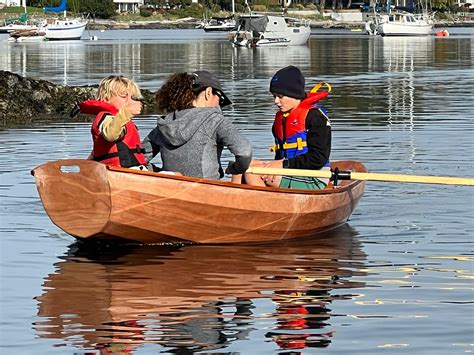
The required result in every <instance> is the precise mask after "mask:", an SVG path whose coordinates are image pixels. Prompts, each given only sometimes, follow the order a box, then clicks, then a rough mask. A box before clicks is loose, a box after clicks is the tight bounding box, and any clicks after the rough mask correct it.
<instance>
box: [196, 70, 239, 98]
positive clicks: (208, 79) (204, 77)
mask: <svg viewBox="0 0 474 355" xmlns="http://www.w3.org/2000/svg"><path fill="white" fill-rule="evenodd" d="M192 75H193V76H194V85H195V86H198V87H202V88H207V87H211V88H213V89H214V90H217V91H218V92H219V94H220V96H221V97H222V99H223V100H222V103H221V104H220V106H221V107H224V106H227V105H231V104H232V101H230V100H229V98H228V97H227V95H226V94H225V93H224V90H222V86H221V83H220V81H219V79H217V78H216V77H215V76H214V75H212V74H211V73H209V72H208V71H207V70H198V71H195V72H194V73H193V74H192Z"/></svg>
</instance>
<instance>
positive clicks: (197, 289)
mask: <svg viewBox="0 0 474 355" xmlns="http://www.w3.org/2000/svg"><path fill="white" fill-rule="evenodd" d="M450 32H451V34H452V36H450V37H448V38H439V39H436V38H434V37H429V38H378V37H376V38H370V37H366V36H362V35H360V34H351V33H349V32H347V31H340V32H337V31H331V32H329V31H328V32H324V31H318V32H317V33H315V34H314V35H313V36H312V37H311V39H310V43H309V45H308V46H302V47H295V48H292V47H288V48H263V49H258V50H248V49H243V48H240V49H233V48H232V47H231V46H230V45H229V44H228V43H227V42H226V41H225V39H224V37H223V35H220V34H217V35H208V34H204V33H203V32H201V31H200V30H180V31H176V30H169V31H168V30H161V31H115V32H114V31H110V32H94V33H91V35H97V36H98V37H99V40H98V41H88V40H84V41H77V42H60V43H54V42H51V43H28V44H27V43H23V44H21V43H19V44H15V43H6V42H5V41H4V39H5V38H6V37H5V36H3V37H0V69H4V70H10V71H13V72H16V73H19V74H22V75H26V76H28V77H36V78H41V79H47V80H51V81H53V82H55V83H58V84H63V83H64V84H68V85H86V84H97V83H98V81H99V80H100V79H101V78H103V77H104V76H106V75H109V74H111V73H122V74H124V75H127V76H130V77H132V78H133V79H135V80H136V81H137V82H138V83H139V84H140V85H141V86H142V87H144V88H147V89H151V90H155V89H156V88H158V87H159V85H161V83H162V82H163V80H165V78H166V77H167V76H168V75H169V74H170V73H172V72H175V71H184V70H187V71H191V70H195V69H209V70H212V71H213V72H215V73H216V74H217V75H218V76H219V77H220V78H221V79H222V80H223V83H224V87H225V89H226V92H228V95H229V96H230V97H231V98H232V99H233V101H234V103H235V105H234V106H233V107H232V108H230V109H227V110H226V114H228V115H229V116H230V117H232V118H233V119H234V120H235V122H236V124H237V125H238V126H239V128H240V129H241V130H242V132H243V133H244V134H245V135H246V136H247V137H249V138H250V139H251V140H252V142H253V143H254V146H255V155H256V156H257V157H260V158H264V157H269V153H268V151H267V147H268V146H269V145H270V142H271V135H270V126H271V121H272V115H273V112H274V107H273V105H272V99H271V96H270V95H269V93H268V91H267V90H268V84H269V78H270V77H271V75H272V74H273V73H274V72H275V71H276V70H277V69H279V68H280V67H283V66H286V65H289V64H294V65H297V66H299V67H300V68H301V69H302V70H303V72H304V73H305V74H306V76H307V78H308V80H307V81H308V86H309V84H316V83H317V82H319V81H321V80H324V81H328V82H330V83H331V84H332V85H333V94H332V96H331V98H330V99H328V100H327V102H326V103H325V104H326V107H327V108H328V109H329V111H330V112H331V117H332V126H333V140H334V144H333V153H332V159H333V160H336V159H356V160H360V161H362V162H364V163H365V164H366V166H367V167H368V168H369V170H370V171H373V172H393V173H401V174H419V175H435V176H436V175H451V176H461V177H463V176H470V177H472V176H474V174H473V171H474V153H473V152H474V132H473V118H474V113H473V104H472V103H473V102H474V66H473V61H474V32H473V31H472V29H471V30H469V29H468V30H466V29H453V30H450ZM137 123H138V125H139V128H140V130H141V131H142V132H143V134H145V133H146V132H148V131H149V130H150V129H151V128H152V127H153V126H154V118H152V117H142V118H140V119H137ZM0 142H1V151H2V159H1V160H0V174H1V175H0V179H1V180H0V195H1V205H0V207H1V208H0V220H1V225H0V231H1V238H0V250H1V251H0V252H1V255H0V256H1V257H0V353H2V354H12V353H18V354H84V353H89V354H91V353H104V354H105V353H107V354H110V353H114V354H125V353H130V352H133V353H135V354H155V353H158V352H163V353H183V354H185V353H193V352H201V353H226V354H229V353H242V354H273V353H280V354H283V353H290V352H292V353H302V354H310V353H318V354H349V353H350V354H355V353H358V354H385V353H387V354H394V353H407V354H448V353H449V354H455V353H456V354H458V353H459V354H460V353H466V352H472V351H473V344H474V308H473V288H474V284H473V279H474V270H473V258H474V255H473V236H474V189H473V188H472V187H471V188H468V187H462V186H438V185H423V184H417V185H415V184H411V185H409V184H399V183H376V182H368V183H367V189H366V193H365V196H364V197H363V199H362V201H361V204H360V206H359V207H358V209H357V210H356V212H355V214H354V215H353V216H352V218H351V220H350V221H349V223H348V224H347V225H345V226H344V227H343V228H340V229H337V230H334V231H331V232H328V233H326V234H323V235H320V236H318V237H313V238H308V239H306V240H303V241H294V242H287V243H280V242H278V243H273V244H267V245H244V246H188V247H182V248H172V247H158V246H153V247H150V246H149V247H135V248H132V247H126V248H120V249H117V248H106V247H103V248H101V249H99V250H87V249H85V248H84V247H82V246H80V245H77V244H75V243H74V242H75V241H74V239H73V238H72V237H70V236H68V235H67V234H65V233H63V232H62V231H60V230H59V229H58V228H56V227H55V226H54V225H53V224H52V223H51V222H50V220H49V219H48V217H47V216H46V214H45V212H44V210H43V208H42V205H41V203H40V201H39V199H38V195H37V192H36V188H35V185H34V181H33V177H32V176H31V175H30V174H29V171H30V170H31V169H32V168H33V167H35V166H37V165H39V164H42V163H43V162H46V161H50V160H56V159H62V158H69V157H85V156H86V155H87V154H88V153H89V151H90V146H91V142H90V134H89V125H88V124H84V123H72V122H68V120H67V118H66V119H65V121H64V123H54V124H44V123H41V121H40V120H39V121H38V124H37V125H35V126H34V127H28V128H19V129H10V130H3V131H0ZM225 159H228V156H226V157H225ZM157 218H159V216H157Z"/></svg>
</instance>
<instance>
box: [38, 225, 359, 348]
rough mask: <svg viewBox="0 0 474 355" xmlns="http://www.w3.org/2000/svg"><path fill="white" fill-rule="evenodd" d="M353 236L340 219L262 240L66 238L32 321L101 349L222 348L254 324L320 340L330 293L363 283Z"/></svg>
mask: <svg viewBox="0 0 474 355" xmlns="http://www.w3.org/2000/svg"><path fill="white" fill-rule="evenodd" d="M356 234H357V233H356V232H355V231H354V230H353V229H351V228H350V227H349V226H348V225H345V226H343V227H341V228H338V229H335V230H333V231H330V232H326V233H324V234H321V235H318V237H317V238H316V237H315V238H312V239H311V240H308V239H306V240H298V241H287V242H276V243H273V244H269V245H261V244H259V245H255V244H254V245H213V246H206V245H194V246H185V247H181V248H180V247H171V246H146V247H127V249H125V248H124V247H121V248H120V249H117V248H116V247H114V248H105V247H102V249H100V248H99V249H97V247H95V251H94V252H91V250H92V248H91V247H90V246H84V245H81V244H74V245H72V246H71V247H70V251H69V253H68V254H67V255H65V256H64V257H63V259H64V260H63V261H60V262H58V263H57V264H56V265H55V267H56V272H54V273H52V274H50V275H48V276H47V277H46V279H45V281H44V289H43V294H42V295H41V296H39V297H38V298H37V300H38V303H39V307H38V308H39V311H38V316H39V318H40V319H39V321H38V322H36V323H35V325H34V328H35V330H36V332H37V334H38V336H40V337H42V338H50V339H57V340H58V342H57V344H56V345H58V346H59V345H62V346H64V345H67V346H71V347H76V348H81V349H88V350H91V349H95V350H99V351H101V352H106V353H110V352H113V353H115V352H120V351H125V352H132V351H134V350H136V349H138V348H139V347H141V346H145V344H147V345H146V346H148V347H149V346H158V347H160V349H161V350H163V349H166V350H167V351H171V352H176V351H180V350H181V351H185V350H188V351H191V350H192V351H210V350H215V349H224V348H226V347H229V346H230V345H231V344H232V343H233V342H236V341H239V340H243V339H251V338H252V337H256V336H258V335H255V334H250V332H251V331H252V330H255V329H262V328H263V329H265V328H267V329H268V332H267V333H266V334H265V339H260V340H259V341H262V344H263V343H266V342H267V341H268V340H269V339H271V340H273V341H274V343H273V347H274V346H275V344H276V345H277V346H278V347H279V348H282V349H290V348H291V349H296V348H305V347H327V346H329V345H330V343H331V337H332V336H333V334H332V332H333V331H334V329H332V327H331V324H330V317H331V313H332V311H331V303H332V301H333V300H350V299H352V298H353V297H355V295H354V294H352V293H350V292H348V291H347V290H346V289H351V288H361V287H364V284H363V283H362V282H360V281H357V280H353V279H352V278H353V277H354V276H363V275H364V273H363V272H362V271H360V270H361V269H362V268H363V266H364V260H365V254H364V253H363V251H362V250H361V249H360V245H359V242H358V241H357V238H356ZM338 315H340V312H338ZM258 322H265V326H262V325H261V324H260V325H256V323H258ZM272 326H273V329H271V328H272ZM253 340H255V339H253ZM271 343H272V341H270V344H271ZM151 344H154V345H151ZM262 346H263V345H262Z"/></svg>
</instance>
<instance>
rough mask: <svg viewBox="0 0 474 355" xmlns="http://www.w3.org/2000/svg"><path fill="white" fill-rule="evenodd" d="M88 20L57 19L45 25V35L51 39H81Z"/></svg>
mask: <svg viewBox="0 0 474 355" xmlns="http://www.w3.org/2000/svg"><path fill="white" fill-rule="evenodd" d="M86 25H87V21H82V20H77V19H72V20H67V19H66V20H56V21H55V22H54V23H52V24H48V25H47V26H46V27H45V37H46V39H47V40H50V41H59V40H74V39H81V37H82V35H83V34H84V31H85V29H86Z"/></svg>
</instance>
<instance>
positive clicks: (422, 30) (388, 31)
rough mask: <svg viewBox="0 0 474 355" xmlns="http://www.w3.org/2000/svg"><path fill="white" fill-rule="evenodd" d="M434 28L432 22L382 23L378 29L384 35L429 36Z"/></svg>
mask: <svg viewBox="0 0 474 355" xmlns="http://www.w3.org/2000/svg"><path fill="white" fill-rule="evenodd" d="M432 29H433V26H432V25H430V24H417V25H414V24H403V23H382V24H380V25H379V26H378V29H377V30H378V32H379V33H380V35H382V36H427V35H429V34H430V33H431V30H432Z"/></svg>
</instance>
